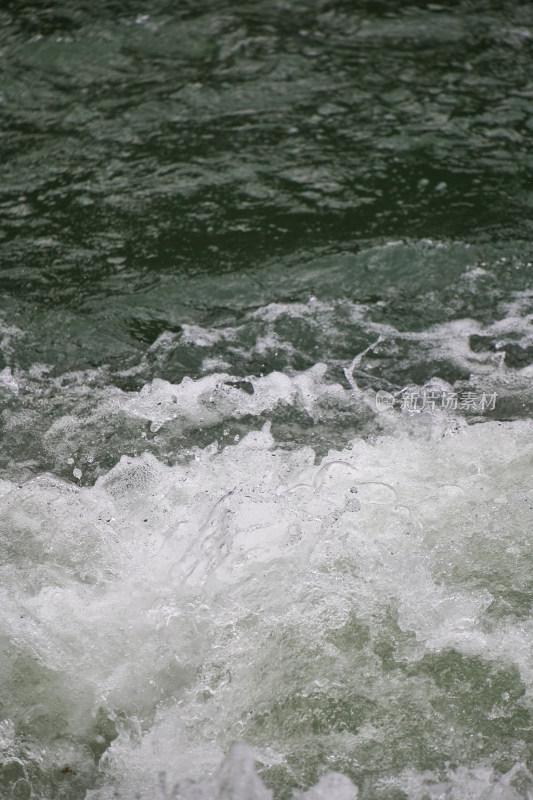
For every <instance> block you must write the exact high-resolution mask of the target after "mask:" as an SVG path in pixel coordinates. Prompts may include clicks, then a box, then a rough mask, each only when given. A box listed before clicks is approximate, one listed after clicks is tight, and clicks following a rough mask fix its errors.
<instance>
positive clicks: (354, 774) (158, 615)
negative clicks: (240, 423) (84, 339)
mask: <svg viewBox="0 0 533 800" xmlns="http://www.w3.org/2000/svg"><path fill="white" fill-rule="evenodd" d="M319 372H320V370H319ZM226 377H227V376H224V375H222V376H219V382H222V381H224V380H225V379H226ZM204 380H205V379H201V380H200V381H198V382H195V381H192V380H187V379H185V380H184V381H183V382H182V383H181V384H180V385H172V384H169V383H164V382H162V381H156V382H154V383H153V384H152V385H150V386H145V387H144V388H143V390H142V391H140V392H139V393H138V394H137V395H130V397H129V401H128V402H129V403H130V404H131V406H132V408H133V409H134V411H135V413H137V414H139V415H142V416H152V417H153V421H154V423H155V424H156V426H157V425H159V424H161V415H162V414H163V415H164V413H165V410H164V409H165V408H171V407H174V408H175V407H176V406H178V407H179V406H180V404H184V396H186V397H187V403H186V405H187V407H188V408H189V409H194V407H195V401H196V398H197V397H198V394H199V389H200V387H202V382H203V381H204ZM277 381H278V382H281V383H283V376H281V375H280V376H279V377H278V379H277ZM271 384H272V385H273V386H274V389H272V386H271V389H270V391H273V392H274V394H275V392H276V391H277V389H276V379H275V376H272V377H271ZM302 385H304V386H305V385H306V382H305V380H304V377H300V378H299V379H298V380H297V381H296V386H300V387H301V386H302ZM323 390H324V392H326V393H327V395H328V396H329V397H331V395H332V394H333V395H334V394H335V393H336V392H337V393H342V392H343V391H346V390H343V389H342V388H341V387H340V386H337V387H332V386H331V385H325V386H324V387H323ZM233 391H235V390H234V389H233ZM237 391H239V392H240V395H241V396H242V399H243V404H246V403H255V404H257V408H256V413H257V411H258V410H259V409H262V408H264V405H265V399H264V396H263V395H262V393H261V391H259V392H257V394H253V395H249V394H248V393H247V391H246V390H245V389H244V390H243V389H240V390H237ZM211 399H213V398H211ZM165 400H166V402H165ZM215 407H216V404H215ZM244 407H245V405H244V406H243V408H244ZM161 409H163V411H161ZM150 412H152V413H151V414H150ZM191 413H192V412H191ZM424 413H425V412H421V413H419V414H418V417H417V419H418V422H419V425H418V427H417V428H416V429H415V430H414V431H413V425H412V421H409V420H410V418H412V416H413V415H412V413H405V412H404V413H402V412H399V411H395V410H393V409H391V410H388V411H385V412H384V415H385V416H388V417H391V420H390V421H389V424H390V425H392V424H394V427H395V433H394V434H388V435H381V436H377V437H374V438H373V439H371V440H367V441H365V440H363V439H361V438H359V439H357V438H356V439H354V440H353V441H351V442H350V443H349V444H348V446H346V447H344V448H342V449H339V450H330V451H329V452H328V453H327V454H325V455H323V456H322V457H321V458H317V457H316V455H315V453H314V451H313V449H312V448H311V447H309V446H301V447H294V448H292V449H290V450H287V449H281V448H279V447H278V446H277V445H276V442H275V440H274V438H273V436H272V434H271V431H270V425H269V424H268V423H267V424H265V425H264V426H263V428H262V429H260V430H256V431H252V432H249V433H248V434H246V435H245V436H243V437H242V438H241V439H240V440H239V441H237V442H234V441H232V442H230V443H228V444H226V445H225V446H223V447H221V446H219V445H217V443H216V442H214V443H212V444H211V445H209V446H208V447H205V448H201V447H194V448H192V450H191V451H190V453H189V454H188V458H187V459H186V460H184V461H183V463H181V464H175V465H174V466H168V465H165V464H164V463H162V462H161V461H160V460H158V459H156V458H155V457H154V456H153V455H151V454H149V453H143V454H142V455H140V456H138V457H126V456H124V457H122V458H121V459H120V461H119V462H118V463H117V464H116V466H115V467H113V468H112V469H111V470H109V471H108V472H107V473H105V474H103V475H101V476H100V477H99V478H98V479H97V480H96V482H95V484H94V485H92V486H90V485H88V486H76V485H74V484H73V483H72V482H68V481H65V480H63V479H60V478H58V477H55V476H54V475H52V474H41V475H38V476H35V477H33V478H31V479H29V480H27V481H25V482H23V483H20V484H16V483H12V482H10V481H8V480H4V481H2V484H1V488H0V492H1V502H0V530H1V531H2V552H3V553H4V561H3V563H2V601H1V606H0V607H1V609H2V614H1V618H2V639H3V642H2V648H1V659H0V669H1V683H2V685H3V686H4V687H5V688H6V689H7V691H6V693H5V700H4V705H3V713H4V715H5V718H6V720H9V721H6V722H4V723H3V725H2V728H1V741H2V747H3V748H4V752H5V753H6V754H7V758H6V760H5V762H4V764H5V765H4V768H3V773H2V774H3V780H4V787H5V789H7V787H8V786H15V787H17V788H16V791H17V792H18V794H14V795H13V796H15V797H33V796H39V797H53V798H56V797H62V796H65V797H66V796H68V797H69V798H75V797H85V796H86V797H87V800H89V798H90V800H104V799H106V800H107V798H111V797H116V796H118V797H121V798H127V799H128V800H129V799H130V798H131V800H133V798H136V797H139V796H141V797H146V798H152V797H159V796H161V797H163V798H166V797H180V798H181V797H183V798H195V799H196V798H206V800H207V798H219V797H220V798H229V797H232V798H233V797H235V798H245V797H246V798H252V797H253V798H257V799H258V800H259V799H260V798H261V800H262V798H268V797H271V792H270V790H267V789H266V788H265V787H264V785H263V783H262V782H261V780H260V778H259V777H258V775H257V772H256V770H257V769H258V770H259V772H260V774H261V775H262V776H263V777H265V778H266V779H267V780H268V782H269V785H270V786H271V787H272V788H273V790H274V791H276V786H278V787H279V790H280V791H281V792H282V793H285V792H286V789H283V787H286V786H287V785H290V784H292V785H293V786H295V785H303V786H312V785H314V784H316V786H315V788H314V789H313V790H309V792H308V793H307V794H305V796H306V797H309V798H311V797H312V798H332V797H342V798H347V799H348V798H354V797H355V796H356V788H355V786H358V787H359V791H360V796H363V797H381V796H384V797H389V796H391V794H390V793H391V790H392V789H396V790H397V791H399V790H401V791H403V792H407V793H408V796H409V797H414V798H417V797H420V798H422V797H430V798H438V797H442V796H443V794H446V796H450V797H457V798H459V797H464V796H466V793H467V792H471V794H470V796H473V797H474V796H475V797H482V796H483V797H485V794H484V792H490V791H491V790H492V789H493V788H494V790H495V791H496V792H497V793H496V794H491V795H490V796H491V797H492V796H494V797H506V798H519V797H524V798H526V797H528V796H529V794H528V793H530V792H531V791H533V778H532V777H531V775H530V773H529V772H528V770H527V769H526V767H525V766H524V765H523V762H525V761H526V759H527V757H528V751H529V747H530V732H529V719H530V713H531V703H532V699H533V668H532V663H533V659H532V655H533V654H532V652H531V650H532V641H533V636H532V634H533V630H532V626H533V619H532V617H531V615H530V593H531V574H532V556H531V547H530V541H529V536H530V530H531V524H532V523H533V483H532V478H531V464H532V458H533V444H532V442H533V424H532V423H531V422H530V421H527V420H523V421H516V422H512V423H502V422H497V421H494V422H485V423H484V424H478V425H471V426H468V425H467V424H466V423H465V422H464V421H462V420H461V418H460V417H459V416H455V417H450V415H449V414H446V413H438V412H434V413H433V414H429V413H425V417H426V422H425V424H423V422H422V417H423V416H424ZM404 418H405V420H406V421H405V423H404V422H403V420H404ZM402 428H403V430H402ZM237 438H238V437H237ZM28 675H31V680H30V679H29V677H28ZM238 742H242V743H247V745H248V746H245V745H244V744H242V745H239V746H237V745H236V744H235V743H238ZM233 745H235V746H234V747H233V749H232V750H231V753H230V755H229V756H227V758H226V759H225V758H224V754H225V753H227V752H228V749H230V748H231V747H232V746H233ZM250 746H253V748H254V749H253V750H252V749H250ZM96 756H99V757H100V758H99V760H98V759H97V758H95V757H96ZM254 760H255V762H254ZM465 761H467V762H474V763H475V764H476V765H477V766H476V767H475V769H474V768H473V769H468V768H465V767H462V766H460V765H461V764H462V763H464V762H465ZM254 763H255V766H254ZM96 764H98V766H96ZM319 765H320V766H319ZM324 767H326V768H327V769H326V774H324ZM206 773H212V774H213V777H212V778H210V779H206V778H205V777H204V776H205V775H206ZM337 773H341V775H338V774H337ZM321 776H322V777H321ZM343 776H344V777H343ZM65 778H68V786H69V788H68V794H65V792H64V791H63V789H62V787H63V785H64V784H65ZM13 781H15V782H14V783H13ZM90 784H93V786H94V788H92V789H91V790H90V791H89V792H88V793H87V795H85V788H84V787H86V786H87V785H90ZM472 786H475V788H471V787H472ZM77 787H79V788H77ZM174 787H179V788H178V789H176V793H174V794H172V792H173V790H174ZM469 787H470V788H469ZM495 787H496V788H495ZM497 787H499V788H497ZM498 792H499V793H498ZM165 793H166V794H165ZM276 794H278V793H277V792H276ZM278 796H286V795H284V794H281V795H279V794H278ZM298 796H300V795H299V794H298ZM487 796H488V795H487Z"/></svg>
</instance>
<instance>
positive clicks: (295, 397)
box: [110, 364, 353, 431]
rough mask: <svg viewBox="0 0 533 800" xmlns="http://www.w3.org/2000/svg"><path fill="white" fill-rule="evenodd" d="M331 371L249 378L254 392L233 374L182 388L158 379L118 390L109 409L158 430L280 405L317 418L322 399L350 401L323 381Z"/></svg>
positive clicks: (186, 383)
mask: <svg viewBox="0 0 533 800" xmlns="http://www.w3.org/2000/svg"><path fill="white" fill-rule="evenodd" d="M326 371H327V366H326V365H325V364H315V366H314V367H311V369H309V370H306V371H305V372H302V373H300V374H296V375H293V376H290V375H286V374H285V373H282V372H270V373H269V374H267V375H265V376H263V377H256V376H247V377H246V378H245V379H244V381H245V382H247V383H248V385H249V387H250V388H251V389H253V394H250V393H248V392H247V391H244V390H243V389H242V388H241V386H242V382H243V379H239V378H237V377H235V376H233V375H230V374H228V373H215V374H213V375H206V376H205V377H203V378H199V379H198V380H192V379H191V378H184V379H183V380H182V382H181V383H180V384H177V385H176V384H172V383H169V382H168V381H165V380H162V379H160V378H156V379H154V380H153V381H151V382H150V383H147V384H145V385H144V386H143V388H142V389H141V390H140V392H129V393H125V392H123V393H120V394H119V393H118V392H114V393H113V396H112V400H111V402H110V408H111V409H113V410H115V411H116V410H117V409H119V410H121V411H123V412H125V413H126V414H128V415H129V416H132V417H140V418H142V419H146V420H149V421H150V422H151V426H152V430H153V431H156V430H158V429H159V428H160V427H161V426H162V425H163V424H164V423H165V422H169V421H171V420H175V421H177V422H178V423H180V424H182V425H185V426H191V425H199V424H200V425H201V424H202V423H203V424H205V425H206V426H207V425H213V424H215V423H216V422H220V421H222V420H224V419H227V418H229V417H233V418H237V419H238V418H239V417H244V416H246V415H252V416H258V415H260V414H262V413H264V412H265V411H271V410H272V409H273V408H275V406H277V405H279V404H282V405H283V404H285V405H300V406H301V407H303V408H304V409H305V410H306V411H307V412H308V413H310V414H312V413H313V412H314V407H315V405H316V403H317V402H318V401H319V400H321V399H327V398H328V397H329V398H339V397H340V398H343V399H344V400H345V401H346V395H347V393H346V391H345V390H344V389H342V387H340V386H339V385H338V384H336V385H335V384H327V383H326V382H325V381H324V380H323V379H324V375H325V373H326ZM352 402H353V401H352Z"/></svg>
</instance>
